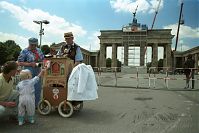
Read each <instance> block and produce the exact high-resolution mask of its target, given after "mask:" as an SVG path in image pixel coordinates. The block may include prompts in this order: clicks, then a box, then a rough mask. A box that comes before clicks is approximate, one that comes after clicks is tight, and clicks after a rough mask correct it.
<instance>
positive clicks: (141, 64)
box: [140, 44, 145, 66]
mask: <svg viewBox="0 0 199 133" xmlns="http://www.w3.org/2000/svg"><path fill="white" fill-rule="evenodd" d="M144 57H145V45H144V44H140V66H144Z"/></svg>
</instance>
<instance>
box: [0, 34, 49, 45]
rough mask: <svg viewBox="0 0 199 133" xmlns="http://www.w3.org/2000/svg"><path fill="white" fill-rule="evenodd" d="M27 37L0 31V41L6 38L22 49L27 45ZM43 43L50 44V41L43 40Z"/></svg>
mask: <svg viewBox="0 0 199 133" xmlns="http://www.w3.org/2000/svg"><path fill="white" fill-rule="evenodd" d="M28 39H29V37H25V36H19V35H16V34H10V33H3V32H0V40H1V42H5V41H7V40H13V41H15V42H16V44H17V45H19V46H20V47H21V48H22V49H24V48H26V47H27V46H28ZM43 43H44V44H51V43H50V42H46V41H44V42H43Z"/></svg>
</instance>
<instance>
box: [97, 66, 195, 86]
mask: <svg viewBox="0 0 199 133" xmlns="http://www.w3.org/2000/svg"><path fill="white" fill-rule="evenodd" d="M135 68H136V73H134V74H133V75H132V74H131V73H122V72H117V70H118V67H112V68H107V67H95V68H94V71H95V72H96V75H97V76H96V77H97V83H98V85H99V86H100V85H102V86H116V87H117V86H121V85H118V82H119V80H120V79H123V81H124V80H125V81H127V80H128V81H130V82H129V83H135V84H136V86H133V85H134V84H133V85H129V87H135V88H157V83H156V82H158V81H161V83H162V81H163V84H164V88H166V89H169V83H172V81H184V80H186V78H185V75H182V73H181V75H180V76H178V75H175V74H176V73H175V72H176V71H183V70H184V68H176V69H173V68H169V67H159V68H158V67H150V68H148V73H146V74H140V69H143V68H144V69H146V67H135ZM120 69H121V68H120ZM158 69H162V70H163V71H159V72H160V73H159V72H158ZM190 69H191V71H193V70H199V69H196V68H190ZM106 73H109V74H106ZM126 75H127V76H126ZM182 76H183V78H182ZM103 79H104V82H108V81H109V82H110V85H106V84H102V81H103ZM141 80H145V82H144V83H145V84H146V81H148V85H147V86H145V87H143V86H141V84H140V81H141ZM131 81H132V82H131ZM133 81H134V82H133ZM191 81H199V77H198V76H196V77H195V78H194V79H192V78H191V79H190V82H191ZM158 83H159V82H158ZM184 83H185V82H184ZM184 83H182V84H184ZM173 84H175V83H173ZM195 85H196V84H195ZM197 89H199V84H197Z"/></svg>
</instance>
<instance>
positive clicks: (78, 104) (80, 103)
mask: <svg viewBox="0 0 199 133" xmlns="http://www.w3.org/2000/svg"><path fill="white" fill-rule="evenodd" d="M83 105H84V104H83V101H78V102H75V104H74V105H73V110H75V111H77V112H79V111H81V110H82V109H83Z"/></svg>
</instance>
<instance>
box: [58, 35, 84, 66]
mask: <svg viewBox="0 0 199 133" xmlns="http://www.w3.org/2000/svg"><path fill="white" fill-rule="evenodd" d="M64 38H65V42H64V44H63V45H62V46H61V48H60V50H59V51H58V55H59V56H64V55H65V56H67V57H69V58H70V59H72V60H73V61H74V63H75V64H74V65H75V66H76V65H78V64H80V63H81V62H82V61H83V55H82V52H81V49H80V46H79V45H77V44H76V43H75V42H74V37H73V33H72V32H67V33H64Z"/></svg>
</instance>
